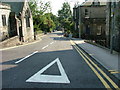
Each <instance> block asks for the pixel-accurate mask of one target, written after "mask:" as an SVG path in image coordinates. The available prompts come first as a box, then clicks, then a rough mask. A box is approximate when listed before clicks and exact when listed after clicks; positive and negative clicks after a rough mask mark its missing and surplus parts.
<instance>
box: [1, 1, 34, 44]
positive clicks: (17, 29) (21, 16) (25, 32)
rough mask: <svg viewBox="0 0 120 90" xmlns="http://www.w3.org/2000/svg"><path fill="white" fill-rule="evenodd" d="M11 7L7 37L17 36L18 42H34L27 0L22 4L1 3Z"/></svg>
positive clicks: (31, 19)
mask: <svg viewBox="0 0 120 90" xmlns="http://www.w3.org/2000/svg"><path fill="white" fill-rule="evenodd" d="M3 3H5V4H8V5H10V6H11V12H10V15H9V24H10V31H9V37H14V36H17V35H18V36H19V40H20V41H22V42H27V41H31V40H34V30H33V18H32V13H31V10H30V7H29V5H28V2H27V0H25V1H24V2H3Z"/></svg>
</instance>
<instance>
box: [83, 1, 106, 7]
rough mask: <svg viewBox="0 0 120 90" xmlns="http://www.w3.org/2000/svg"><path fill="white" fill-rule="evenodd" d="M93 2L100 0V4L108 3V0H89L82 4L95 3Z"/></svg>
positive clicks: (89, 4)
mask: <svg viewBox="0 0 120 90" xmlns="http://www.w3.org/2000/svg"><path fill="white" fill-rule="evenodd" d="M93 2H99V3H100V6H102V5H106V4H107V0H87V1H85V2H84V3H83V4H81V6H91V5H93Z"/></svg>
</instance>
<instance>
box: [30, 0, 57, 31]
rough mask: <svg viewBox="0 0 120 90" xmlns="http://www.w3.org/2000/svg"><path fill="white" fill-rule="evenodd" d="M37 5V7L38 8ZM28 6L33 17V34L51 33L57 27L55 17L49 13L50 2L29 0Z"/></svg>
mask: <svg viewBox="0 0 120 90" xmlns="http://www.w3.org/2000/svg"><path fill="white" fill-rule="evenodd" d="M38 5H39V6H38ZM29 6H30V8H31V11H32V15H33V24H34V30H35V32H42V31H43V32H51V31H52V30H53V29H55V27H56V26H57V25H58V21H57V17H56V16H55V15H53V14H52V13H51V6H50V2H46V3H43V2H42V1H40V2H38V1H36V0H31V2H29Z"/></svg>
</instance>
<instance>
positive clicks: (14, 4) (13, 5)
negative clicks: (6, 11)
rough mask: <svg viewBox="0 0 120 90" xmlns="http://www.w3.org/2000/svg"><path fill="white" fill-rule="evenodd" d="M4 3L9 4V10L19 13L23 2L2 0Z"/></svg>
mask: <svg viewBox="0 0 120 90" xmlns="http://www.w3.org/2000/svg"><path fill="white" fill-rule="evenodd" d="M4 3H6V4H9V5H10V6H11V11H12V12H15V13H16V15H19V12H21V11H22V9H23V6H24V2H4Z"/></svg>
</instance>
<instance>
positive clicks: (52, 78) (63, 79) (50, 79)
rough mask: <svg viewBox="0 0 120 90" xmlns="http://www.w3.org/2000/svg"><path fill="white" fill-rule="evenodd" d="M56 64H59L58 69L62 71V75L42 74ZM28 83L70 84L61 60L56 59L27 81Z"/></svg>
mask: <svg viewBox="0 0 120 90" xmlns="http://www.w3.org/2000/svg"><path fill="white" fill-rule="evenodd" d="M54 63H57V65H58V68H59V70H60V73H61V75H43V74H42V73H43V72H44V71H45V70H47V69H48V68H49V67H51V66H52V65H53V64H54ZM26 82H42V83H70V81H69V79H68V77H67V75H66V73H65V71H64V69H63V67H62V64H61V62H60V60H59V58H57V59H55V60H54V61H52V62H51V63H49V64H48V65H47V66H45V67H44V68H42V69H41V70H40V71H38V72H37V73H36V74H34V75H33V76H31V77H30V78H29V79H27V80H26Z"/></svg>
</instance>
